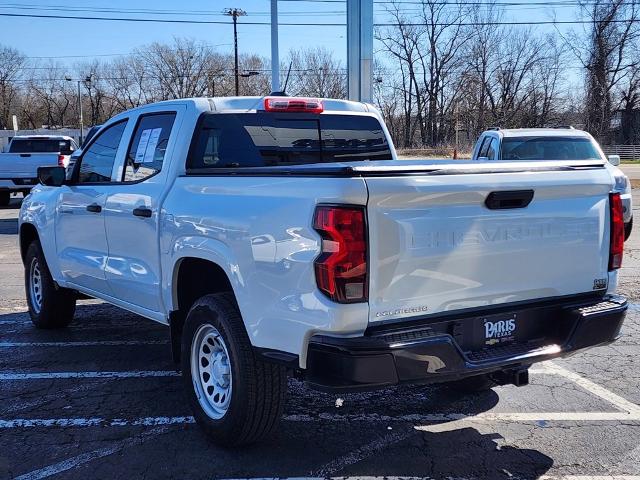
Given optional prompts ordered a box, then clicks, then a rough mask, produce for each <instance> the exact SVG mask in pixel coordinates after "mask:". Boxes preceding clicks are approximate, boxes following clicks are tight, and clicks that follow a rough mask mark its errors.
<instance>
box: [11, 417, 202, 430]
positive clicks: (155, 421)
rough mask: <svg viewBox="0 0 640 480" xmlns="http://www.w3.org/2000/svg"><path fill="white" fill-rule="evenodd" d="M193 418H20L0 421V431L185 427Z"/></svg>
mask: <svg viewBox="0 0 640 480" xmlns="http://www.w3.org/2000/svg"><path fill="white" fill-rule="evenodd" d="M194 422H195V420H194V418H193V417H143V418H136V419H130V420H127V419H125V418H111V419H108V418H99V417H96V418H48V419H43V418H19V419H14V420H0V429H11V428H34V427H152V426H158V425H185V424H190V423H194Z"/></svg>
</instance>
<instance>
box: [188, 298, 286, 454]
mask: <svg viewBox="0 0 640 480" xmlns="http://www.w3.org/2000/svg"><path fill="white" fill-rule="evenodd" d="M210 326H213V327H214V328H215V330H217V332H216V333H218V334H219V337H220V338H221V339H222V340H223V341H224V344H225V347H226V352H225V353H228V360H227V363H226V364H225V365H229V367H228V368H229V370H230V373H231V378H230V381H229V384H230V385H231V390H230V392H229V397H230V400H229V403H228V407H227V408H226V411H224V413H222V416H221V417H219V418H214V417H213V416H212V415H209V414H208V413H207V411H206V410H205V409H204V408H203V406H202V404H201V401H200V400H199V399H198V392H201V393H204V391H203V389H204V388H205V387H204V386H203V385H202V383H199V382H200V377H199V375H200V373H198V372H196V375H195V378H194V377H192V374H191V372H192V345H193V348H196V352H198V354H197V355H196V357H195V358H199V360H194V361H195V362H197V363H198V364H199V363H201V362H202V358H201V357H202V356H203V355H207V354H208V353H209V352H208V351H207V350H206V348H203V349H201V348H200V346H199V345H201V342H200V341H199V340H198V338H196V337H200V335H201V334H200V333H199V332H202V331H206V329H210ZM216 338H217V337H216ZM196 344H198V345H196ZM210 345H211V343H210ZM205 347H206V345H205ZM219 351H220V350H218V352H219ZM203 352H204V353H203ZM213 353H214V352H212V353H211V356H210V357H208V358H209V360H211V363H210V364H211V368H210V371H211V375H210V378H214V376H216V375H217V374H216V372H214V370H215V367H214V363H215V361H216V360H214V355H213ZM225 358H227V357H226V356H225ZM203 365H204V366H203V369H206V367H207V366H208V365H209V362H208V361H206V360H205V362H204V363H203ZM181 366H182V379H183V382H184V387H185V389H186V393H187V395H188V398H189V403H190V404H191V408H192V410H193V413H194V417H195V419H196V422H197V423H198V425H200V427H201V428H202V429H203V430H204V431H205V433H206V434H207V436H208V437H209V438H210V439H211V440H212V441H213V442H214V443H216V444H217V445H220V446H223V447H233V446H240V445H246V444H250V443H254V442H257V441H259V440H262V439H264V438H265V437H267V436H268V435H269V434H270V433H272V432H273V430H274V428H275V427H276V425H277V423H278V421H279V420H280V417H281V416H282V411H283V407H284V403H285V397H286V391H287V371H286V368H284V367H282V366H280V365H276V364H272V363H267V362H263V361H262V360H260V359H259V358H256V356H255V355H254V353H253V349H252V346H251V342H250V341H249V337H248V335H247V332H246V330H245V328H244V323H243V322H242V317H241V316H240V312H239V311H238V307H237V305H236V302H235V299H234V297H233V295H231V294H228V293H219V294H214V295H206V296H204V297H202V298H200V299H199V300H197V301H196V303H195V304H194V305H193V306H192V307H191V310H190V311H189V313H188V315H187V318H186V321H185V325H184V329H183V332H182V354H181ZM203 378H204V377H203ZM218 378H219V375H218ZM227 378H228V377H227ZM215 381H216V382H217V380H215ZM216 385H219V383H217V384H216ZM199 388H200V390H199ZM206 388H211V387H206ZM211 391H214V390H213V389H211ZM201 396H202V397H203V400H202V402H203V403H205V404H206V403H207V400H206V398H205V397H206V396H207V395H206V394H203V395H201ZM209 396H210V397H212V399H213V398H214V397H213V396H212V394H211V393H209ZM220 398H225V397H223V396H221V397H220ZM214 413H218V414H220V413H219V412H214Z"/></svg>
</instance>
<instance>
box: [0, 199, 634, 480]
mask: <svg viewBox="0 0 640 480" xmlns="http://www.w3.org/2000/svg"><path fill="white" fill-rule="evenodd" d="M634 193H635V194H636V198H635V203H636V205H640V190H636V191H634ZM18 208H19V203H18V201H17V200H16V201H14V204H13V205H12V206H11V207H9V208H5V209H0V478H19V479H38V478H48V477H54V478H61V479H64V478H99V479H102V478H109V479H119V478H127V479H130V478H149V479H164V478H181V479H186V478H189V479H213V478H241V477H363V476H366V477H427V478H455V479H472V478H474V479H476V478H477V479H481V478H482V479H485V478H486V479H503V478H504V479H535V478H547V479H560V478H563V479H567V480H569V479H572V480H578V479H587V478H595V479H609V480H615V479H633V478H635V479H640V442H639V441H638V438H640V283H639V281H638V280H639V277H640V268H639V267H640V228H636V231H635V232H634V233H633V235H632V237H631V239H630V240H629V241H628V242H627V248H626V252H625V255H626V257H625V262H624V265H625V266H624V268H623V269H622V271H621V275H622V279H621V291H622V293H624V294H626V295H627V296H628V297H629V298H630V301H631V302H633V304H632V308H631V309H630V311H629V314H628V315H627V321H626V325H625V328H624V330H623V337H622V338H621V339H620V340H619V341H618V342H617V343H616V344H614V345H611V346H608V347H601V348H597V349H593V350H591V351H589V352H587V353H582V354H580V355H577V356H574V357H571V358H569V359H565V360H556V361H553V362H547V363H544V364H541V365H539V366H536V367H535V368H534V369H533V371H532V375H531V385H529V386H528V387H524V388H516V387H512V386H507V387H499V388H496V389H495V390H494V391H492V392H488V393H484V394H480V395H476V396H467V397H463V398H460V397H458V396H456V394H454V393H453V392H451V391H450V390H449V389H447V388H446V387H443V386H437V387H425V386H421V387H398V388H392V389H387V390H382V391H378V392H375V393H368V394H353V395H346V396H342V397H341V398H338V397H337V396H335V395H333V396H332V395H327V394H320V393H317V392H315V391H312V390H309V389H307V388H305V387H304V385H303V384H301V383H299V382H297V381H295V380H291V381H290V386H289V400H288V405H287V408H286V412H285V417H284V419H283V421H282V425H281V428H280V431H279V432H278V434H277V435H276V436H274V437H273V438H272V439H271V440H270V441H269V442H267V443H264V444H261V445H256V446H253V447H250V448H245V449H242V450H223V449H219V448H217V447H215V446H212V445H211V444H209V443H208V442H207V440H206V439H205V437H204V436H203V435H202V434H201V432H200V430H199V429H198V428H197V427H196V426H195V425H194V424H193V422H192V419H191V417H190V412H189V410H188V408H187V407H186V402H185V398H184V396H183V394H182V389H181V385H180V379H179V377H178V374H177V373H176V372H175V370H174V366H173V364H172V363H171V361H170V359H169V346H168V344H167V342H166V341H167V335H166V331H165V327H163V326H160V325H157V324H155V323H153V322H152V321H149V320H145V319H143V318H140V317H137V316H135V315H132V314H129V313H127V312H124V311H121V310H118V309H116V308H114V307H110V306H107V305H105V304H102V303H99V302H95V301H93V302H90V301H83V302H80V306H79V308H78V311H77V314H76V321H75V322H74V323H73V324H72V326H71V327H69V328H68V329H65V330H61V331H38V330H36V329H35V328H33V327H32V326H31V324H30V322H29V318H28V315H27V314H26V313H25V310H26V305H25V302H24V293H23V283H22V282H23V280H22V265H21V263H20V258H19V253H18V248H17V236H16V230H17V221H16V217H17V213H18ZM638 215H640V211H639V210H636V216H637V217H636V218H640V216H638Z"/></svg>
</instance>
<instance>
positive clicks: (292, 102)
mask: <svg viewBox="0 0 640 480" xmlns="http://www.w3.org/2000/svg"><path fill="white" fill-rule="evenodd" d="M264 109H265V110H266V111H267V112H307V113H322V111H323V110H324V107H323V106H322V101H321V100H320V99H319V98H303V97H267V98H265V99H264Z"/></svg>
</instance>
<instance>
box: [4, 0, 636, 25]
mask: <svg viewBox="0 0 640 480" xmlns="http://www.w3.org/2000/svg"><path fill="white" fill-rule="evenodd" d="M305 1H307V0H305ZM322 1H329V0H322ZM0 17H20V18H43V19H54V20H97V21H108V22H136V23H180V24H195V25H233V22H229V21H223V20H220V21H218V20H181V19H163V18H130V17H93V16H68V15H40V14H26V13H0ZM638 22H640V19H635V18H628V19H614V20H538V21H488V22H448V23H441V22H435V23H424V22H418V23H415V22H407V23H398V22H381V23H375V24H374V26H376V27H399V26H406V27H411V26H413V27H420V26H439V27H447V26H451V27H453V26H463V27H464V26H467V27H482V26H500V25H510V26H517V25H590V24H599V23H638ZM242 25H249V26H270V25H271V22H255V21H250V22H242ZM279 25H280V26H287V27H316V26H318V27H346V24H345V23H333V22H311V23H310V22H295V23H293V22H280V23H279Z"/></svg>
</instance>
